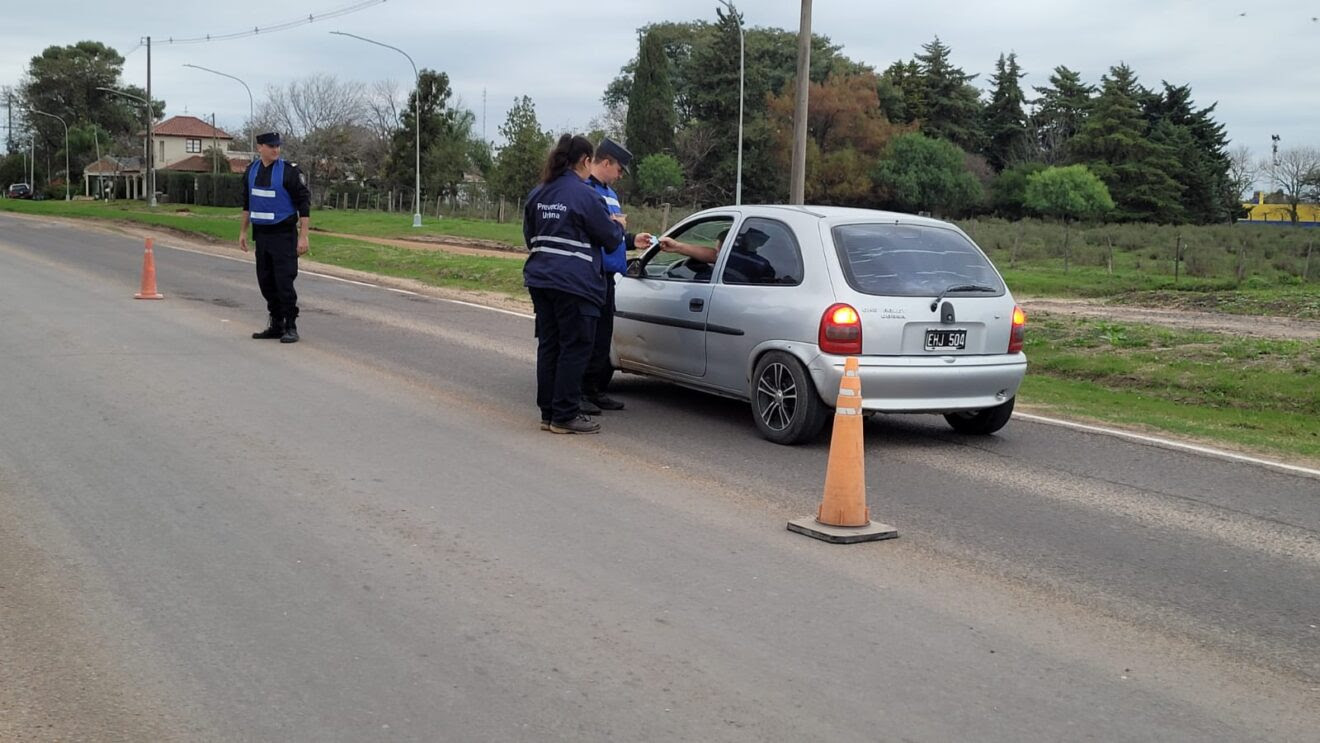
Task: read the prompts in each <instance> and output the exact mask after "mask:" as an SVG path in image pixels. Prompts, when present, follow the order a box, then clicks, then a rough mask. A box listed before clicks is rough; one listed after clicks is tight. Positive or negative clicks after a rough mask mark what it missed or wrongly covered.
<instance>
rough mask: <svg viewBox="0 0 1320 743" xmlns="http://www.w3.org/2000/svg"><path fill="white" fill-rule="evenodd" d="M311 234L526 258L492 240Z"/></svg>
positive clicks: (473, 253)
mask: <svg viewBox="0 0 1320 743" xmlns="http://www.w3.org/2000/svg"><path fill="white" fill-rule="evenodd" d="M312 234H313V236H315V235H325V236H327V237H342V238H344V239H346V240H357V241H359V242H364V243H372V244H373V245H388V246H390V247H394V248H407V249H409V250H441V251H444V252H446V253H458V254H460V255H480V256H487V257H493V258H509V259H511V260H522V259H524V258H526V257H527V251H526V250H523V249H522V248H515V247H513V246H510V245H504V244H503V243H498V242H495V241H494V240H477V239H471V240H469V239H463V240H461V241H460V240H456V239H454V238H440V237H434V236H429V235H419V236H418V237H415V238H414V237H410V238H393V237H365V236H363V235H349V234H345V233H342V232H325V231H323V230H318V229H316V228H315V227H313V228H312Z"/></svg>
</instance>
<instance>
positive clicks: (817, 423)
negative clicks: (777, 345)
mask: <svg viewBox="0 0 1320 743" xmlns="http://www.w3.org/2000/svg"><path fill="white" fill-rule="evenodd" d="M749 392H750V398H751V402H752V418H753V420H755V421H756V428H757V429H758V430H759V431H760V432H761V435H762V436H764V437H765V438H767V439H769V440H770V441H773V442H775V443H776V444H785V445H788V446H791V445H794V444H801V443H803V442H805V441H810V440H812V439H814V438H816V437H817V436H818V435H820V431H821V428H822V427H824V425H825V421H826V419H827V418H828V417H829V408H827V407H826V406H825V403H824V402H822V401H821V399H820V395H819V394H817V392H816V387H815V385H814V384H812V382H811V375H810V374H808V373H807V369H806V367H804V366H803V365H802V362H801V361H799V360H798V359H797V357H796V356H794V355H792V354H790V353H786V352H784V351H770V352H768V353H766V354H765V355H764V356H762V357H761V358H760V360H759V361H757V363H756V369H755V371H753V373H752V381H751V387H750V389H749Z"/></svg>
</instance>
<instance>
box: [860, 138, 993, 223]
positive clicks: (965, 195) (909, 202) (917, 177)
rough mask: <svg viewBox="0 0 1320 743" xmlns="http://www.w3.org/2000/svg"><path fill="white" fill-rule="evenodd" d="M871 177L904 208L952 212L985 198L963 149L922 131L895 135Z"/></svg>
mask: <svg viewBox="0 0 1320 743" xmlns="http://www.w3.org/2000/svg"><path fill="white" fill-rule="evenodd" d="M872 179H873V181H874V182H875V185H876V186H877V187H878V188H879V189H880V191H881V196H882V199H883V200H884V201H885V202H887V203H888V204H890V205H892V206H894V207H896V208H898V209H900V210H902V211H908V212H918V211H929V212H933V213H936V214H948V215H951V214H956V213H958V212H960V211H962V210H963V209H965V208H967V207H968V206H971V205H972V204H974V203H976V202H978V201H980V199H981V198H982V192H981V185H980V184H979V183H977V181H976V178H975V177H973V176H972V174H971V173H969V172H968V171H967V168H966V165H965V164H964V153H963V151H962V150H961V149H959V148H958V146H957V145H954V144H952V143H950V142H946V141H943V140H938V139H932V138H930V137H927V136H925V135H924V134H920V133H912V134H902V135H899V136H897V137H895V138H894V139H893V141H892V142H890V143H889V148H888V151H887V153H886V157H885V159H884V160H882V161H880V163H879V164H878V165H876V167H875V170H874V171H873V173H872Z"/></svg>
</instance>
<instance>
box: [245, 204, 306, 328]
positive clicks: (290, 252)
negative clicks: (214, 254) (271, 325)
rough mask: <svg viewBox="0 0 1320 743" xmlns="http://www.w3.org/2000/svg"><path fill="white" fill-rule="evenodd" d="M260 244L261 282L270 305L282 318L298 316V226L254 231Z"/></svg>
mask: <svg viewBox="0 0 1320 743" xmlns="http://www.w3.org/2000/svg"><path fill="white" fill-rule="evenodd" d="M252 240H253V242H255V243H256V244H257V251H256V255H257V285H258V286H260V287H261V296H263V297H265V298H266V309H267V310H269V311H270V314H271V315H273V316H274V317H276V318H278V319H280V320H287V319H293V318H296V317H298V292H296V291H294V289H293V280H294V279H296V278H298V228H297V227H294V228H292V229H285V228H284V227H283V226H282V225H280V226H278V228H277V229H265V230H256V229H254V230H253V231H252Z"/></svg>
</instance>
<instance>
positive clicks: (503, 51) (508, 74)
mask: <svg viewBox="0 0 1320 743" xmlns="http://www.w3.org/2000/svg"><path fill="white" fill-rule="evenodd" d="M352 2H353V0H285V2H280V3H272V2H268V1H266V2H261V1H258V0H225V1H224V2H220V3H193V2H180V1H179V0H170V1H169V2H162V1H159V0H140V1H138V2H134V3H131V4H130V5H128V6H125V5H124V4H122V3H107V2H104V0H96V1H94V2H93V1H92V0H56V1H55V2H20V1H19V0H0V6H3V10H0V84H4V85H12V84H15V83H17V82H18V80H19V78H20V76H21V75H22V74H23V72H24V71H25V70H26V69H27V67H28V64H29V61H30V59H31V58H32V57H33V56H34V55H36V54H39V53H40V52H41V50H42V49H44V48H45V47H47V46H50V45H66V44H72V43H74V42H77V41H80V40H83V39H93V40H97V41H102V42H105V43H107V44H109V45H111V46H113V47H115V48H116V49H118V50H119V51H120V53H121V54H122V53H127V52H129V50H131V49H133V48H134V47H135V46H137V44H138V40H139V38H140V37H142V36H146V35H148V34H150V35H151V36H152V37H153V38H154V39H156V40H158V41H159V40H163V39H166V38H169V37H171V36H173V37H190V36H202V35H206V34H212V35H215V34H226V33H232V32H235V31H239V30H242V29H245V28H251V27H253V26H262V25H273V24H277V23H280V22H284V21H289V20H292V19H295V18H299V17H303V16H306V15H307V14H309V13H312V14H315V13H318V12H324V11H328V10H332V9H337V8H343V7H345V6H347V5H349V4H351V3H352ZM716 7H718V3H717V2H716V0H610V1H607V2H603V3H599V4H578V3H574V4H570V3H562V2H549V1H548V0H478V1H476V2H457V3H456V2H436V1H435V0H386V2H384V3H383V4H381V5H376V6H372V7H368V8H366V9H364V10H360V11H358V12H356V13H353V14H351V15H347V16H343V17H340V18H333V19H329V20H326V21H322V22H318V23H314V24H310V25H304V26H300V27H297V28H293V29H290V30H286V31H281V32H278V33H275V34H271V35H267V36H255V37H248V38H243V39H238V40H233V41H217V42H211V43H205V44H191V45H173V46H171V45H168V44H162V43H157V44H155V45H154V46H153V53H152V72H153V89H152V92H153V94H154V96H155V97H156V98H158V99H163V100H165V101H166V104H167V106H168V112H167V113H168V114H170V115H173V114H180V113H183V112H184V111H185V109H186V110H187V112H188V113H191V114H194V115H209V114H211V113H212V112H214V113H215V114H216V115H217V117H218V121H219V122H220V124H221V125H222V127H223V126H225V125H229V126H237V125H239V124H241V123H242V122H243V121H244V120H245V119H246V117H247V96H246V94H245V93H244V92H243V89H242V87H241V86H240V85H238V83H235V82H232V81H229V80H226V79H224V78H220V77H216V76H213V75H209V74H207V73H204V72H199V71H196V70H191V69H185V68H184V67H182V65H183V64H184V63H192V64H198V65H202V66H205V67H211V68H214V69H217V70H221V71H223V72H227V73H229V74H232V75H236V76H238V77H240V78H243V79H244V80H246V81H247V82H248V84H249V85H251V86H252V89H253V92H254V94H255V95H256V96H257V98H258V103H259V102H260V98H261V97H262V95H263V93H264V91H265V89H266V87H267V85H271V84H275V85H278V84H281V83H283V82H287V81H288V80H290V79H292V78H297V77H300V76H304V75H309V74H312V73H316V72H330V73H333V74H335V75H338V76H340V77H342V78H346V79H355V80H360V81H363V82H371V81H374V80H380V79H384V78H393V79H395V80H398V81H400V82H401V83H403V84H404V85H405V86H406V85H407V83H408V81H410V80H411V68H410V67H408V64H407V61H406V60H405V59H403V57H401V56H400V55H398V54H396V53H394V52H391V51H389V50H387V49H382V48H379V47H373V46H371V45H368V44H365V43H362V42H360V41H356V40H353V39H348V38H344V37H337V36H331V35H330V34H329V33H328V32H329V31H332V30H342V31H349V32H352V33H356V34H360V35H363V36H369V37H372V38H375V39H377V40H379V41H382V42H385V43H388V44H393V45H394V46H398V47H400V48H402V49H404V50H405V51H407V52H408V53H409V54H411V55H412V57H413V59H414V60H416V62H417V65H418V66H419V67H430V68H434V69H438V70H442V71H444V72H446V73H448V74H449V77H450V80H451V82H452V85H453V88H454V91H455V92H456V94H457V95H458V96H459V97H461V99H462V101H463V103H464V104H465V105H466V106H467V107H468V108H471V109H472V110H473V111H475V112H476V114H477V117H478V127H479V128H480V127H481V118H482V91H483V90H484V91H486V95H487V101H488V103H487V108H486V127H485V130H486V132H487V135H488V136H489V137H490V138H491V139H495V138H496V137H497V128H498V126H499V124H500V123H501V122H503V120H504V115H505V112H506V111H507V109H508V107H509V105H510V103H511V101H512V100H513V99H514V98H515V97H516V96H520V95H524V94H526V95H530V96H531V97H532V98H533V100H534V101H535V102H536V106H537V112H538V114H539V116H540V119H541V122H542V124H543V125H544V126H545V127H547V128H552V129H556V130H564V129H569V128H576V129H582V128H585V125H586V123H587V122H588V121H589V120H590V119H591V118H592V117H594V116H596V115H597V114H599V113H600V112H601V108H602V107H601V103H600V97H601V93H602V92H603V91H604V88H605V86H606V85H607V84H608V83H609V81H610V80H611V79H613V78H614V76H615V75H617V74H618V71H619V68H620V67H621V66H622V65H623V64H625V63H626V62H627V61H628V60H629V59H631V58H632V57H633V56H634V55H635V54H636V48H637V39H636V34H635V29H637V28H638V27H639V26H642V25H644V24H647V23H651V22H656V21H663V20H675V21H683V20H697V19H705V20H713V19H714V18H715V9H716ZM739 7H740V8H741V9H742V10H743V12H744V14H745V17H746V22H747V24H748V25H749V26H764V27H778V28H785V29H796V28H797V27H798V19H799V13H800V8H801V5H800V0H744V2H742V3H739ZM130 8H131V12H129V9H130ZM1240 13H1245V14H1246V15H1245V16H1242V15H1239V14H1240ZM1314 16H1320V1H1318V0H1309V1H1307V2H1294V1H1288V0H1281V1H1280V2H1275V3H1271V4H1268V5H1261V4H1256V3H1247V2H1242V1H1237V2H1224V1H1223V0H1206V1H1203V2H1191V1H1182V0H1143V1H1140V2H1137V1H1133V0H1110V1H1109V2H1103V3H1102V2H1095V0H1086V1H1078V0H1048V1H1046V0H1001V1H1000V2H995V3H972V2H966V1H965V0H963V1H954V0H925V2H921V3H886V2H880V1H879V0H815V2H814V17H813V26H812V28H813V31H815V32H816V33H818V34H823V35H825V36H828V37H829V38H830V39H831V40H832V41H833V42H834V43H835V44H839V45H842V46H843V51H844V53H845V54H846V55H847V56H849V57H851V58H852V59H855V60H858V61H861V62H865V63H867V64H870V65H872V66H874V67H876V68H877V69H883V68H885V67H887V66H888V65H889V64H890V63H891V62H893V61H894V60H897V59H908V58H911V57H912V55H913V54H914V53H915V52H917V51H919V49H920V46H921V44H923V43H925V42H928V41H930V39H931V38H933V37H934V36H936V35H938V36H939V37H940V38H941V39H942V40H943V41H944V42H945V43H946V44H948V45H949V46H950V47H952V49H953V61H954V63H955V64H957V65H959V66H961V67H962V68H963V69H964V70H966V71H967V72H969V73H979V74H980V77H979V78H978V79H977V82H978V83H980V84H982V86H983V87H984V86H985V85H986V84H987V83H988V78H989V77H990V73H991V72H992V70H993V65H994V62H995V60H996V58H997V57H998V55H999V54H1000V53H1001V52H1008V51H1016V52H1017V54H1018V57H1019V60H1020V62H1021V64H1022V66H1023V69H1024V70H1025V71H1026V72H1027V73H1028V74H1027V78H1026V79H1025V81H1024V84H1025V85H1027V86H1030V85H1043V84H1045V82H1046V79H1047V78H1048V76H1049V74H1050V71H1051V69H1052V68H1054V67H1055V66H1057V65H1067V66H1068V67H1071V68H1072V69H1074V70H1077V71H1079V72H1081V73H1082V75H1083V78H1084V79H1086V80H1087V81H1088V82H1093V83H1094V82H1098V81H1099V78H1100V76H1101V75H1102V74H1104V72H1105V71H1106V70H1107V69H1108V68H1109V67H1110V66H1111V65H1113V64H1116V63H1117V62H1119V61H1125V62H1127V63H1128V64H1129V65H1130V66H1132V67H1133V69H1134V70H1135V71H1136V72H1137V74H1138V75H1139V76H1140V79H1141V81H1142V83H1144V84H1145V85H1147V86H1149V87H1158V86H1159V83H1160V81H1161V80H1168V81H1169V82H1172V83H1188V84H1190V85H1191V86H1192V90H1193V93H1194V94H1195V96H1196V100H1197V103H1198V104H1200V105H1208V104H1210V103H1213V102H1215V101H1218V102H1219V108H1218V119H1219V121H1221V122H1223V123H1224V124H1225V125H1226V126H1227V128H1228V134H1229V136H1230V137H1231V138H1232V139H1233V140H1234V142H1235V143H1243V144H1246V145H1248V146H1249V147H1251V148H1252V150H1253V151H1254V152H1255V153H1256V154H1257V155H1258V156H1263V155H1265V154H1266V153H1268V151H1269V147H1270V135H1271V134H1278V135H1279V136H1280V137H1282V142H1283V146H1285V147H1287V146H1297V145H1308V146H1318V147H1320V53H1317V50H1320V22H1317V21H1315V20H1313V17H1314ZM146 62H147V59H146V54H145V51H144V50H142V49H138V50H137V51H135V52H133V53H132V54H130V55H129V57H128V61H127V63H126V64H125V70H124V72H125V76H126V77H127V78H128V79H129V80H130V81H131V82H133V83H136V84H138V85H145V82H146Z"/></svg>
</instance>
